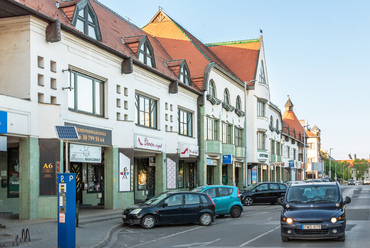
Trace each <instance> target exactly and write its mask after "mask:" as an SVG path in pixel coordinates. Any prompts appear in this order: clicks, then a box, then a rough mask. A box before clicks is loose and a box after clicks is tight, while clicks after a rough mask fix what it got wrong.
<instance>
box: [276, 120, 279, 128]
mask: <svg viewBox="0 0 370 248" xmlns="http://www.w3.org/2000/svg"><path fill="white" fill-rule="evenodd" d="M276 130H279V120H276Z"/></svg>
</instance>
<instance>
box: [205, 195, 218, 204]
mask: <svg viewBox="0 0 370 248" xmlns="http://www.w3.org/2000/svg"><path fill="white" fill-rule="evenodd" d="M207 196H208V198H209V199H210V200H211V202H212V204H213V206H214V207H216V204H215V203H214V202H213V200H212V198H211V197H209V195H207Z"/></svg>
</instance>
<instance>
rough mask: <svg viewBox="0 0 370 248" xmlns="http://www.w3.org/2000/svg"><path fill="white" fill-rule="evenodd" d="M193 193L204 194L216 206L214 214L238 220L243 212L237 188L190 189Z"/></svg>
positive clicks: (204, 187) (211, 186) (226, 186)
mask: <svg viewBox="0 0 370 248" xmlns="http://www.w3.org/2000/svg"><path fill="white" fill-rule="evenodd" d="M191 191H193V192H199V193H206V194H207V195H209V196H210V197H211V198H212V201H213V202H214V203H215V205H216V214H217V215H218V216H223V215H226V214H230V215H231V217H233V218H238V217H240V215H241V214H242V212H243V205H242V203H241V201H240V198H239V189H238V187H234V186H228V185H208V186H202V187H198V188H195V189H192V190H191Z"/></svg>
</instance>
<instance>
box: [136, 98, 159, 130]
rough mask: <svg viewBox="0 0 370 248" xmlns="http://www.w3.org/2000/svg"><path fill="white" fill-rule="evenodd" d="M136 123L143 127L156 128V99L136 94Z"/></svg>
mask: <svg viewBox="0 0 370 248" xmlns="http://www.w3.org/2000/svg"><path fill="white" fill-rule="evenodd" d="M135 105H136V115H137V117H136V124H138V125H140V126H144V127H150V128H157V101H156V100H154V99H152V98H149V97H146V96H143V95H140V94H136V102H135Z"/></svg>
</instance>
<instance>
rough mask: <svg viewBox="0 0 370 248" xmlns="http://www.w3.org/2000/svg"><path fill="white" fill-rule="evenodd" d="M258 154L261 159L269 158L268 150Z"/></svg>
mask: <svg viewBox="0 0 370 248" xmlns="http://www.w3.org/2000/svg"><path fill="white" fill-rule="evenodd" d="M257 156H258V160H259V161H266V160H267V159H268V158H269V155H268V154H267V153H266V152H259V153H258V154H257Z"/></svg>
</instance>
